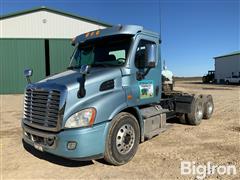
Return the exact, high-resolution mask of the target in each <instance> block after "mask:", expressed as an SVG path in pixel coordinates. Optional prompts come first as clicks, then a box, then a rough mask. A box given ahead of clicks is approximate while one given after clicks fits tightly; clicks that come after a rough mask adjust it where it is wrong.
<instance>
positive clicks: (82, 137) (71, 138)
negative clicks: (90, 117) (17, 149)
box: [22, 122, 109, 160]
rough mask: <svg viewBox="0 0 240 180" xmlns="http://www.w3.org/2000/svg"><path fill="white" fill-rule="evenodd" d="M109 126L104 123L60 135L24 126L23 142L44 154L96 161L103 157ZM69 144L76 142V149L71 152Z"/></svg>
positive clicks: (69, 130)
mask: <svg viewBox="0 0 240 180" xmlns="http://www.w3.org/2000/svg"><path fill="white" fill-rule="evenodd" d="M108 126H109V122H104V123H101V124H98V125H94V126H92V127H88V128H76V129H67V130H63V131H60V132H59V133H49V132H45V131H41V130H36V129H33V128H31V127H29V126H26V125H24V124H22V128H23V140H24V141H25V142H26V143H28V144H30V145H31V146H33V147H35V148H36V147H38V148H37V149H38V150H39V149H41V150H42V151H44V152H48V153H51V154H54V155H57V156H61V157H65V158H69V159H79V160H88V159H94V157H95V158H96V157H97V158H100V157H103V154H104V150H105V140H106V135H107V132H108ZM48 139H50V140H53V142H52V143H51V145H47V143H46V141H47V140H48ZM68 142H76V143H77V146H76V148H75V149H74V150H69V149H68V148H67V143H68ZM39 147H41V148H39Z"/></svg>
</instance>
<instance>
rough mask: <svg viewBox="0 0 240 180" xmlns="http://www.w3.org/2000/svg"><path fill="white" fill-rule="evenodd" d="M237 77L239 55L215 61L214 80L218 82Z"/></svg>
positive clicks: (239, 65)
mask: <svg viewBox="0 0 240 180" xmlns="http://www.w3.org/2000/svg"><path fill="white" fill-rule="evenodd" d="M232 72H233V73H234V75H239V72H240V55H232V56H225V57H220V58H216V59H215V79H217V82H220V80H221V79H224V78H226V77H231V76H232Z"/></svg>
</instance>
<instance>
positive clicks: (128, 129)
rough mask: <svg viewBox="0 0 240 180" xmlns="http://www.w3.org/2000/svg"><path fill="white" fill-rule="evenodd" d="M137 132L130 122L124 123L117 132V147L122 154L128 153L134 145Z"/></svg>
mask: <svg viewBox="0 0 240 180" xmlns="http://www.w3.org/2000/svg"><path fill="white" fill-rule="evenodd" d="M134 141H135V132H134V129H133V127H132V126H131V125H130V124H124V125H123V126H122V127H121V128H120V129H119V130H118V132H117V136H116V147H117V151H118V152H119V153H120V154H127V153H128V152H129V151H130V150H131V149H132V147H133V145H134Z"/></svg>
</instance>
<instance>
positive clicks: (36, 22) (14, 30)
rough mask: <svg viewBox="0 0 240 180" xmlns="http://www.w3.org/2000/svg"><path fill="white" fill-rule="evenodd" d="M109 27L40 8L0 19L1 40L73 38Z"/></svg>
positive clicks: (88, 19)
mask: <svg viewBox="0 0 240 180" xmlns="http://www.w3.org/2000/svg"><path fill="white" fill-rule="evenodd" d="M110 26H111V25H109V24H106V23H103V22H100V21H97V20H93V19H90V18H86V17H82V16H78V15H74V14H70V13H66V12H62V11H59V10H55V9H50V8H46V7H40V8H36V9H31V10H26V11H22V12H16V13H13V14H8V15H4V16H1V17H0V28H1V31H0V37H1V38H61V39H63V38H68V39H69V38H73V37H75V36H77V35H79V34H82V33H84V32H87V31H93V30H96V29H102V28H106V27H110Z"/></svg>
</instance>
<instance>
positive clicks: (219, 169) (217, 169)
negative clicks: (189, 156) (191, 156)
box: [181, 161, 237, 179]
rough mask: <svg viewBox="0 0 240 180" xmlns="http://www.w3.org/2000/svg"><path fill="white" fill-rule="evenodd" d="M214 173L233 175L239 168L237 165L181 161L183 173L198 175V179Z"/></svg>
mask: <svg viewBox="0 0 240 180" xmlns="http://www.w3.org/2000/svg"><path fill="white" fill-rule="evenodd" d="M214 174H218V175H220V176H221V175H229V176H231V175H235V174H237V169H236V166H235V165H215V164H213V163H212V162H207V164H202V165H199V164H196V162H195V161H181V175H196V178H197V179H204V178H205V177H206V176H211V175H214Z"/></svg>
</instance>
